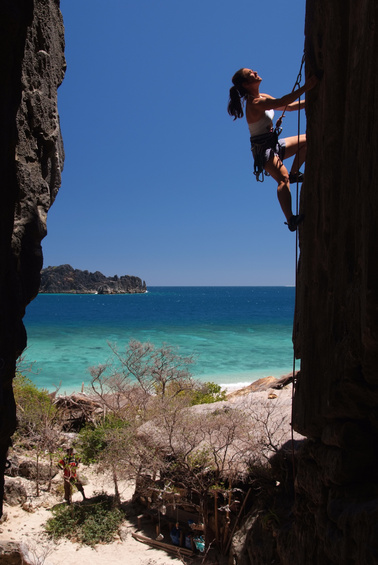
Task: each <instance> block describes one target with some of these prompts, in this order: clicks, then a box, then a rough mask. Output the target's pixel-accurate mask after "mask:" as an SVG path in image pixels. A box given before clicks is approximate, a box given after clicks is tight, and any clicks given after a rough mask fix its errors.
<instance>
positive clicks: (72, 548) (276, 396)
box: [0, 377, 300, 565]
mask: <svg viewBox="0 0 378 565" xmlns="http://www.w3.org/2000/svg"><path fill="white" fill-rule="evenodd" d="M286 378H287V377H283V379H286ZM277 382H278V381H277V379H275V378H273V377H267V378H265V379H261V380H260V381H257V382H255V383H253V384H252V385H250V386H249V387H246V388H245V389H243V390H240V391H237V392H236V391H235V392H232V393H231V394H229V397H228V398H229V400H227V401H223V402H221V403H217V406H219V407H220V406H221V405H222V404H224V402H226V403H230V405H234V406H238V407H239V408H242V409H243V407H244V408H245V407H246V406H247V405H249V406H250V405H251V403H252V404H253V405H255V406H256V407H258V406H260V407H263V406H266V405H267V402H268V403H269V405H270V402H274V403H275V404H276V408H275V411H274V419H275V420H276V421H277V422H279V426H280V437H279V443H280V444H281V445H282V444H283V443H285V442H286V441H288V440H289V439H290V437H291V428H290V421H291V416H290V414H291V400H292V398H291V396H292V390H291V386H284V388H281V389H276V388H275V389H273V388H271V386H272V385H274V384H277ZM270 398H273V400H272V401H271V400H269V399H270ZM203 406H204V409H206V407H209V406H212V405H203ZM195 408H196V409H200V406H197V407H195ZM294 437H295V438H297V439H299V438H300V436H299V435H298V434H294ZM80 474H81V477H82V478H84V477H85V487H84V488H85V493H86V496H87V498H89V499H90V498H91V497H93V496H96V494H99V493H107V494H109V495H112V494H114V488H113V484H112V481H111V480H110V478H107V477H106V476H104V475H99V474H96V473H95V471H94V470H93V469H92V468H91V467H85V466H80ZM6 480H7V481H12V480H13V481H18V482H20V481H21V482H22V483H23V484H24V486H25V488H26V489H27V493H28V500H27V502H26V503H25V504H23V505H22V507H21V506H20V505H17V506H10V505H9V504H7V503H6V502H5V504H4V517H5V519H4V520H3V521H2V522H1V523H0V546H3V545H4V543H5V542H11V543H14V544H20V543H21V544H22V545H23V548H24V552H25V554H26V555H28V559H29V561H28V563H30V564H31V565H63V564H64V565H71V564H72V565H73V564H74V563H75V564H76V563H77V562H78V561H79V562H80V565H103V564H104V563H111V564H112V565H121V564H122V565H125V563H126V564H127V565H173V564H175V563H183V561H182V560H181V559H180V558H179V557H176V556H174V555H171V554H170V553H167V552H166V551H164V550H161V549H154V548H152V547H150V546H148V545H146V544H144V543H141V542H139V541H137V540H135V539H134V538H133V537H132V533H133V532H136V531H137V524H136V514H135V509H134V511H130V512H129V513H128V512H126V515H127V518H126V520H125V522H124V523H123V525H122V527H121V530H120V534H119V536H117V538H116V539H115V540H114V542H112V543H110V544H103V545H97V546H96V547H95V548H91V547H88V546H82V545H79V544H77V543H73V542H70V541H59V542H55V541H52V540H51V539H50V538H49V537H48V535H47V534H46V533H45V531H44V524H45V522H46V521H47V520H48V518H50V517H52V512H51V509H52V508H53V507H54V506H55V505H57V504H61V503H64V501H63V494H61V495H57V494H55V495H54V494H52V493H47V492H46V491H44V490H42V491H41V496H39V497H38V498H37V497H36V496H35V483H34V482H32V481H28V480H26V479H23V478H20V477H15V478H8V477H7V478H6ZM62 483H63V479H62V473H58V474H57V475H56V476H55V477H54V479H53V488H52V492H55V493H56V491H57V488H56V487H57V486H58V485H59V484H60V485H62ZM54 487H55V488H54ZM133 492H134V484H133V483H130V482H129V483H125V482H121V483H120V495H121V500H122V502H126V501H129V500H131V498H132V495H133ZM58 496H59V497H58ZM81 500H82V496H81V494H80V493H79V492H77V491H75V492H74V494H73V502H81ZM133 514H134V515H133ZM141 533H142V534H144V535H149V536H151V538H154V537H155V536H156V533H155V531H154V526H153V525H152V524H151V525H150V526H149V525H147V526H145V525H143V530H142V531H141ZM164 541H168V542H169V540H164ZM200 557H201V556H200ZM197 562H198V563H200V562H201V558H199V559H198V561H197ZM207 563H209V564H210V563H220V562H219V558H218V561H213V560H212V559H209V560H208V561H207Z"/></svg>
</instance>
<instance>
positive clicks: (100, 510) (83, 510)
mask: <svg viewBox="0 0 378 565" xmlns="http://www.w3.org/2000/svg"><path fill="white" fill-rule="evenodd" d="M53 514H54V517H53V518H49V519H48V520H47V522H46V525H45V529H46V532H47V533H48V534H49V535H50V536H51V537H52V538H54V539H60V538H67V539H68V540H70V541H72V542H77V543H81V544H85V545H90V546H94V545H96V544H98V543H111V542H112V541H113V540H114V537H115V536H116V534H117V533H118V530H119V527H120V525H121V523H122V521H123V520H124V514H123V513H122V512H121V510H119V509H117V508H113V507H112V499H111V498H109V497H107V498H106V499H104V500H101V501H99V502H97V503H94V504H86V505H84V506H79V505H70V506H62V505H61V506H57V507H56V508H54V509H53Z"/></svg>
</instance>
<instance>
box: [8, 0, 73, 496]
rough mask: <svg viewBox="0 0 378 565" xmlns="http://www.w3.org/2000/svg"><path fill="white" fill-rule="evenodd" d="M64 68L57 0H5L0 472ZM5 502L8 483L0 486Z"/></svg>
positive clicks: (56, 173) (49, 182) (58, 153)
mask: <svg viewBox="0 0 378 565" xmlns="http://www.w3.org/2000/svg"><path fill="white" fill-rule="evenodd" d="M64 71H65V59H64V30H63V21H62V16H61V13H60V9H59V1H58V0H34V1H33V0H4V1H2V2H1V3H0V77H1V88H0V179H1V184H2V196H1V207H0V230H1V237H0V253H1V261H2V265H1V271H0V312H1V315H0V320H1V322H0V477H3V469H4V464H5V456H6V451H7V448H8V445H9V438H10V435H11V433H12V432H13V430H14V427H15V408H14V401H13V393H12V385H11V383H12V378H13V376H14V371H15V362H16V358H17V356H18V355H19V354H20V353H21V352H22V350H23V349H24V348H25V345H26V334H25V329H24V326H23V323H22V318H23V315H24V313H25V307H26V305H27V304H28V303H29V302H30V301H31V300H32V299H33V298H34V297H35V296H36V294H37V293H38V288H39V280H40V270H41V268H42V251H41V240H42V239H43V237H44V236H45V235H46V215H47V211H48V209H49V207H50V206H51V204H52V203H53V201H54V199H55V196H56V194H57V191H58V188H59V186H60V174H61V169H62V166H63V160H64V153H63V145H62V139H61V134H60V126H59V117H58V111H57V88H58V86H59V85H60V84H61V82H62V80H63V77H64ZM0 500H2V483H1V484H0Z"/></svg>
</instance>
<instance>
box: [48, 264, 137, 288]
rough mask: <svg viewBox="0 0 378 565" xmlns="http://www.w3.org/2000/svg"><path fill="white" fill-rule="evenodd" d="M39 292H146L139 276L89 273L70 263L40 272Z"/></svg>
mask: <svg viewBox="0 0 378 565" xmlns="http://www.w3.org/2000/svg"><path fill="white" fill-rule="evenodd" d="M39 292H41V293H44V292H50V293H59V292H64V293H73V294H94V293H98V294H135V293H142V292H147V287H146V283H145V282H144V281H142V279H140V278H139V277H132V276H129V275H124V276H122V277H118V276H117V275H115V276H114V277H106V276H105V275H103V274H102V273H100V272H99V271H96V272H95V273H89V272H88V271H80V270H79V269H73V268H72V267H71V266H70V265H60V266H59V267H47V268H46V269H43V270H42V272H41V286H40V290H39Z"/></svg>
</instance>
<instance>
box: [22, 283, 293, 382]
mask: <svg viewBox="0 0 378 565" xmlns="http://www.w3.org/2000/svg"><path fill="white" fill-rule="evenodd" d="M294 299H295V289H294V288H293V287H150V288H149V289H148V292H147V293H146V294H127V295H110V296H107V295H85V294H76V295H72V294H41V295H39V296H38V297H37V298H36V299H35V300H34V301H33V302H32V303H31V304H29V306H28V307H27V311H26V315H25V318H24V323H25V326H26V330H27V334H28V348H27V350H26V352H25V355H24V361H23V366H24V367H25V366H26V365H27V364H28V363H32V362H33V366H32V372H31V373H30V374H29V376H30V378H31V379H32V380H33V381H34V382H35V383H36V384H37V385H38V386H40V387H44V388H47V389H48V390H54V389H55V385H56V386H58V385H59V383H61V388H60V392H61V393H64V392H67V393H69V392H72V391H74V390H75V391H79V390H80V389H81V386H82V383H83V382H84V383H85V385H88V384H89V381H90V375H89V371H88V369H89V367H91V366H94V365H98V364H101V363H105V362H106V361H107V360H108V358H109V357H110V353H111V351H110V348H109V345H108V343H111V344H117V346H118V348H123V347H124V346H126V345H127V343H128V341H129V340H130V339H132V338H133V339H137V340H139V341H142V342H145V341H150V342H152V343H154V344H156V345H158V346H159V345H161V344H162V343H167V344H169V345H173V346H175V347H178V348H179V349H178V352H179V353H180V354H182V355H192V354H193V355H194V356H195V358H196V363H195V365H193V366H192V373H193V376H194V377H196V378H198V379H200V380H202V381H213V382H216V383H219V384H221V385H225V386H228V387H231V388H236V387H239V386H243V385H246V384H250V383H251V382H252V381H254V380H256V379H258V378H260V377H265V376H268V375H273V376H277V377H278V376H281V375H283V374H286V373H289V372H291V371H292V368H293V346H292V340H291V336H292V324H293V315H294Z"/></svg>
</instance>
